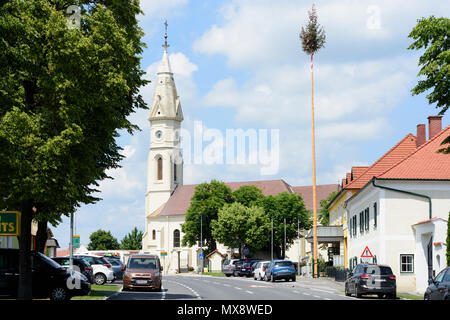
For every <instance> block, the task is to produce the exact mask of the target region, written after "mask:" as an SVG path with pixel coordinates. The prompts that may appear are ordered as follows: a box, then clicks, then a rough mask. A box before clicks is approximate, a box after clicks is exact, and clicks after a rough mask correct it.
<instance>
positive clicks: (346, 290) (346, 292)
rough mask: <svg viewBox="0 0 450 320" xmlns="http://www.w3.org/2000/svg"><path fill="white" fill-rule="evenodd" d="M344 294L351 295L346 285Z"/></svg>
mask: <svg viewBox="0 0 450 320" xmlns="http://www.w3.org/2000/svg"><path fill="white" fill-rule="evenodd" d="M345 295H346V296H347V297H350V296H351V294H350V293H349V292H348V289H347V285H345Z"/></svg>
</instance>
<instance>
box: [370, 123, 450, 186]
mask: <svg viewBox="0 0 450 320" xmlns="http://www.w3.org/2000/svg"><path fill="white" fill-rule="evenodd" d="M448 136H450V126H448V127H446V128H445V129H444V130H442V131H441V132H439V133H438V134H436V135H435V136H434V137H433V138H431V139H430V140H428V141H427V142H426V143H424V144H423V145H421V146H420V147H419V148H417V150H416V151H415V152H413V153H411V154H410V155H409V156H407V157H405V158H404V159H403V160H402V161H400V162H399V163H397V164H396V165H395V166H393V167H392V168H390V169H388V170H386V171H385V172H384V173H383V174H381V175H380V176H379V178H384V179H413V180H449V179H450V155H448V154H443V153H436V151H437V150H439V149H441V148H443V146H441V143H442V141H443V140H444V139H445V138H447V137H448Z"/></svg>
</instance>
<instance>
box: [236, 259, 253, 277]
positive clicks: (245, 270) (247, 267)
mask: <svg viewBox="0 0 450 320" xmlns="http://www.w3.org/2000/svg"><path fill="white" fill-rule="evenodd" d="M252 264H253V263H252V262H245V263H244V264H243V265H241V268H240V269H239V276H240V277H242V276H246V277H251V276H252Z"/></svg>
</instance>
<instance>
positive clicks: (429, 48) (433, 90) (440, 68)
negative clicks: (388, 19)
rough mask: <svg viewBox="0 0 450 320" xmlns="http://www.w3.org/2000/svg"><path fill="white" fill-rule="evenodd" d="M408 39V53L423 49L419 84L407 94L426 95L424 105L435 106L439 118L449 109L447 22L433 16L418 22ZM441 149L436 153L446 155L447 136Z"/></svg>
mask: <svg viewBox="0 0 450 320" xmlns="http://www.w3.org/2000/svg"><path fill="white" fill-rule="evenodd" d="M408 37H409V38H412V39H414V42H413V43H412V44H411V45H410V46H409V47H408V49H409V50H420V49H425V52H424V54H423V55H422V56H421V57H420V58H419V66H420V67H421V68H420V71H419V74H418V76H419V77H421V80H419V81H418V83H417V85H416V86H415V87H414V88H413V89H412V90H411V92H412V94H413V95H418V94H421V93H424V92H428V91H429V93H428V94H427V96H426V98H427V99H428V103H430V104H433V103H436V108H440V109H441V111H440V112H439V114H440V115H442V114H444V113H445V112H446V111H447V109H448V107H449V106H450V19H448V18H435V17H434V16H430V17H429V18H422V19H419V20H417V25H416V26H415V27H414V28H413V29H412V31H411V32H410V34H409V35H408ZM442 145H447V146H446V147H444V148H442V149H439V152H443V153H447V154H448V153H450V136H449V137H447V138H446V139H445V140H444V141H443V142H442Z"/></svg>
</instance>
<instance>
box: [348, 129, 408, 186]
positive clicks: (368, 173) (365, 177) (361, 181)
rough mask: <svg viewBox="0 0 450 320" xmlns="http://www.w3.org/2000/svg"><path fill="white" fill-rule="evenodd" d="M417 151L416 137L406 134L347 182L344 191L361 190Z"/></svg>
mask: <svg viewBox="0 0 450 320" xmlns="http://www.w3.org/2000/svg"><path fill="white" fill-rule="evenodd" d="M416 149H417V146H416V137H415V136H414V135H413V134H411V133H410V134H408V135H407V136H406V137H404V138H403V139H402V140H401V141H400V142H399V143H397V144H396V145H395V146H393V147H392V148H391V149H390V150H389V151H388V152H386V153H385V154H384V155H383V156H382V157H381V158H379V159H378V160H377V161H375V162H374V163H373V164H372V165H371V166H370V167H369V168H367V170H365V171H364V172H363V173H361V174H360V176H359V177H358V178H357V179H354V180H353V181H351V182H349V183H348V184H347V185H346V186H344V189H361V188H362V187H364V186H365V185H366V184H367V182H369V181H370V180H371V179H372V178H373V177H377V178H378V177H379V176H380V175H381V174H382V173H383V172H386V170H389V169H390V168H392V167H393V166H394V165H396V164H398V163H399V162H400V161H402V160H403V159H405V158H406V157H407V156H409V155H410V154H411V153H413V152H414V151H415V150H416Z"/></svg>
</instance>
